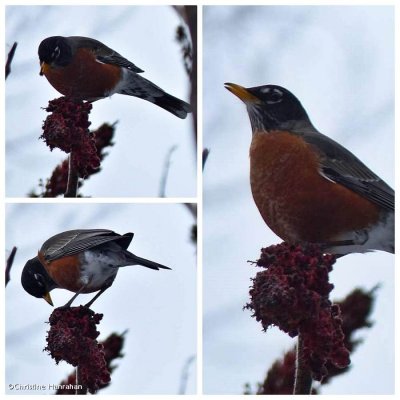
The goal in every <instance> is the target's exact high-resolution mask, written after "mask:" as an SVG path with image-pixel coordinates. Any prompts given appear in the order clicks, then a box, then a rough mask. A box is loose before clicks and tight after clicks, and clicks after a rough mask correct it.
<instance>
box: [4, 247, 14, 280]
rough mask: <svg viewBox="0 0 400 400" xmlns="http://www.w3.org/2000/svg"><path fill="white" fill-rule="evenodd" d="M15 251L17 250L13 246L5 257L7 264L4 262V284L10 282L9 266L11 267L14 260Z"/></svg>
mask: <svg viewBox="0 0 400 400" xmlns="http://www.w3.org/2000/svg"><path fill="white" fill-rule="evenodd" d="M16 252H17V248H16V247H15V246H14V247H13V249H12V250H11V253H10V255H9V256H8V258H7V264H6V286H7V283H8V282H10V279H11V276H10V271H11V267H12V265H13V262H14V258H15V253H16Z"/></svg>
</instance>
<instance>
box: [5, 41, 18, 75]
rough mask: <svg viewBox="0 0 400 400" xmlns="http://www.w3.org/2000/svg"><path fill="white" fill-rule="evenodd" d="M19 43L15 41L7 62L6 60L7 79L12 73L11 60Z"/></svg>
mask: <svg viewBox="0 0 400 400" xmlns="http://www.w3.org/2000/svg"><path fill="white" fill-rule="evenodd" d="M17 45H18V43H17V42H14V44H13V45H12V47H11V49H10V51H9V52H8V56H7V62H6V79H7V77H8V75H10V72H11V62H12V60H13V58H14V54H15V49H16V48H17Z"/></svg>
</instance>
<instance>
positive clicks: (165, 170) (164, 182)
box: [159, 144, 178, 197]
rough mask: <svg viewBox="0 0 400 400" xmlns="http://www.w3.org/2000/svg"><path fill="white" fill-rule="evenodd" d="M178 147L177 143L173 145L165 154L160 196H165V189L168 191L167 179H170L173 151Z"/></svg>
mask: <svg viewBox="0 0 400 400" xmlns="http://www.w3.org/2000/svg"><path fill="white" fill-rule="evenodd" d="M177 148H178V146H177V145H176V144H175V145H173V146H171V148H170V149H169V150H168V153H167V155H166V156H165V162H164V168H163V174H162V176H161V181H160V191H159V197H165V191H166V187H167V180H168V172H169V167H170V166H171V158H172V153H173V152H174V151H175V150H176V149H177Z"/></svg>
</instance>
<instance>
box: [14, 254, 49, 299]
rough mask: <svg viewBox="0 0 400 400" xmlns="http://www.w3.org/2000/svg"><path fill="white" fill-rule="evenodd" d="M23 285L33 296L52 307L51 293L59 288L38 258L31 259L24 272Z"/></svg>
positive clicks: (22, 276)
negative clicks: (43, 300)
mask: <svg viewBox="0 0 400 400" xmlns="http://www.w3.org/2000/svg"><path fill="white" fill-rule="evenodd" d="M21 283H22V286H23V288H24V289H25V290H26V291H27V292H28V293H29V294H30V295H32V296H34V297H37V298H41V297H42V298H43V299H45V300H46V301H47V302H48V303H49V304H50V305H51V306H52V305H53V302H52V300H51V297H50V291H51V290H52V289H54V288H55V287H57V285H56V284H55V283H54V281H53V280H52V279H51V278H50V277H49V275H48V273H47V271H46V270H45V269H44V267H43V265H42V263H41V262H40V261H39V259H38V258H37V257H35V258H32V259H30V260H29V261H28V262H27V263H26V264H25V267H24V269H23V270H22V275H21Z"/></svg>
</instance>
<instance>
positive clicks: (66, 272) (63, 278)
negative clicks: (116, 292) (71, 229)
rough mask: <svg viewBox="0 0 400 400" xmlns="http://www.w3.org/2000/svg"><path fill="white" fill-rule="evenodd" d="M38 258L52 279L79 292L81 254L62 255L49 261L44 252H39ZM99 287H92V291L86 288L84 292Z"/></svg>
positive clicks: (81, 284)
mask: <svg viewBox="0 0 400 400" xmlns="http://www.w3.org/2000/svg"><path fill="white" fill-rule="evenodd" d="M38 258H39V260H40V262H41V263H42V264H43V266H44V267H45V268H46V271H47V273H48V274H49V275H50V277H51V279H53V281H54V282H56V283H57V285H58V286H59V287H60V288H63V289H67V290H70V291H71V292H77V291H78V290H79V289H80V288H81V287H82V286H83V282H82V281H81V274H80V272H81V271H80V259H79V255H73V256H67V257H62V258H59V259H57V260H54V261H51V262H47V261H46V260H45V259H44V257H43V254H42V253H41V252H39V254H38ZM97 290H98V289H95V290H94V289H92V290H90V291H88V290H84V291H82V293H91V292H95V291H97Z"/></svg>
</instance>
